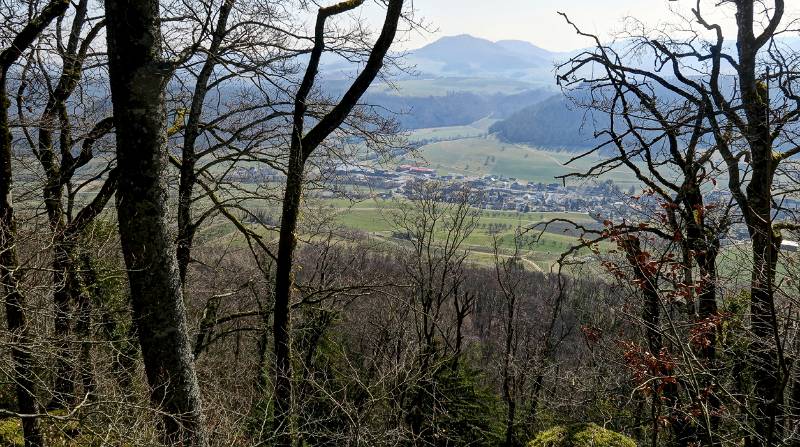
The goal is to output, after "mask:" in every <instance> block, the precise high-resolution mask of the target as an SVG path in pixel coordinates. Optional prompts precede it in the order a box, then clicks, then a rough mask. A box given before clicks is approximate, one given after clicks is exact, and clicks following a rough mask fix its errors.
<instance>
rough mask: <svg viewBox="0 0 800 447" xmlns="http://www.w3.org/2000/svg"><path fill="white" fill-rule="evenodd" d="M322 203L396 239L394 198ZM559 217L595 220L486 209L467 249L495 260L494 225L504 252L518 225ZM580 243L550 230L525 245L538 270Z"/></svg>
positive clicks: (341, 217)
mask: <svg viewBox="0 0 800 447" xmlns="http://www.w3.org/2000/svg"><path fill="white" fill-rule="evenodd" d="M319 205H322V207H323V208H327V209H328V210H329V211H331V212H333V213H334V221H335V222H336V223H338V224H339V225H341V226H342V227H345V228H352V229H358V230H361V231H364V232H366V233H369V234H370V235H372V236H375V237H380V238H383V239H386V240H391V239H392V233H393V232H394V231H395V230H396V229H395V227H394V225H393V220H392V213H393V211H394V210H395V208H396V204H395V202H393V201H384V200H377V199H370V200H366V201H362V202H358V203H355V204H352V203H350V202H349V201H346V200H335V199H328V200H323V201H320V203H319ZM555 218H566V219H571V220H573V221H575V222H578V223H581V224H584V225H588V224H592V223H594V220H593V219H592V218H591V217H590V216H589V215H587V214H583V213H545V212H533V213H518V212H513V211H489V210H482V211H481V212H480V216H479V219H478V226H477V228H476V229H475V230H474V231H473V232H472V234H471V235H470V236H469V238H467V240H466V241H465V243H466V246H465V248H469V249H470V250H471V251H472V252H473V253H472V255H471V260H472V261H474V262H477V263H481V264H484V263H491V262H493V258H492V255H491V253H492V250H493V249H492V247H493V235H492V234H490V233H489V230H488V226H489V225H490V224H494V225H495V226H496V225H500V226H502V230H501V231H500V232H499V234H498V236H499V241H500V248H501V249H502V252H503V253H504V254H507V253H509V252H510V250H512V249H513V244H514V233H515V230H516V228H517V227H523V228H530V227H532V226H534V225H536V224H537V223H541V222H545V221H548V220H550V219H555ZM538 233H539V232H538V231H532V232H530V235H531V236H534V235H538ZM576 242H577V238H576V237H575V236H571V235H567V234H563V233H558V232H546V233H544V234H542V236H541V237H540V238H538V240H537V241H535V242H533V241H532V242H531V243H530V244H529V245H527V246H526V247H524V250H523V253H524V257H525V259H527V260H528V261H527V262H528V265H529V267H531V268H533V269H535V270H544V271H547V270H549V269H550V267H551V266H552V265H553V263H554V262H555V261H556V260H557V259H558V257H559V255H560V254H561V253H563V252H564V251H566V250H567V249H569V248H570V247H571V246H572V245H573V244H575V243H576Z"/></svg>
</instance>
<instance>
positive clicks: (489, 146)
mask: <svg viewBox="0 0 800 447" xmlns="http://www.w3.org/2000/svg"><path fill="white" fill-rule="evenodd" d="M459 127H467V126H459ZM443 129H447V128H443ZM439 132H442V133H444V132H445V130H440V131H439ZM421 135H424V136H430V135H432V130H431V129H424V133H422V134H421ZM419 138H423V137H422V136H421V137H419ZM575 155H576V153H574V152H557V151H548V150H541V149H536V148H533V147H530V146H524V145H520V144H511V143H504V142H501V141H499V140H497V139H496V138H495V137H493V136H488V137H470V138H463V139H458V140H452V141H439V142H436V143H431V144H427V145H425V146H422V147H421V148H420V149H419V151H418V158H419V160H417V161H420V162H421V163H422V164H425V165H428V166H430V167H432V168H435V169H437V170H438V171H439V174H446V173H457V174H463V175H468V176H484V175H487V174H495V175H503V176H506V177H515V178H518V179H521V180H526V181H529V182H534V183H538V182H541V183H553V182H556V181H558V180H556V178H555V177H556V176H558V175H563V174H567V173H570V172H581V171H583V170H585V169H588V168H589V167H590V166H591V165H592V164H594V163H596V162H597V161H598V160H599V159H598V158H596V157H586V158H584V159H581V160H577V161H576V162H573V163H572V164H570V165H565V163H566V162H567V161H568V160H569V159H570V158H571V157H574V156H575ZM413 161H415V160H413V159H406V160H403V161H402V162H404V163H408V162H413ZM602 179H611V180H613V181H614V182H615V183H617V184H619V185H620V187H621V188H624V189H626V188H627V187H629V186H630V185H634V184H635V185H638V182H635V181H633V180H631V175H630V174H628V173H626V172H624V171H622V170H617V171H613V172H610V173H608V174H606V175H604V176H603V177H602Z"/></svg>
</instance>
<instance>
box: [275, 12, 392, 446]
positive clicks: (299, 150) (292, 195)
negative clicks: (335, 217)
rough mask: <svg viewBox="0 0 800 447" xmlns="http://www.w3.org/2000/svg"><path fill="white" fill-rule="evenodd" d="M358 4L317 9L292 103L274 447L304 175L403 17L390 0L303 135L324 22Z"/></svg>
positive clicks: (286, 380) (285, 428) (288, 390)
mask: <svg viewBox="0 0 800 447" xmlns="http://www.w3.org/2000/svg"><path fill="white" fill-rule="evenodd" d="M362 3H363V0H353V1H346V2H342V3H337V4H335V5H333V6H328V7H322V8H320V9H319V11H318V13H317V21H316V25H315V28H314V48H313V50H312V52H311V55H310V60H309V62H308V66H307V67H306V72H305V76H304V77H303V81H302V83H301V84H300V87H299V88H298V90H297V93H296V94H295V98H294V114H293V118H294V122H293V130H292V139H291V144H290V147H289V163H288V167H287V171H286V186H285V191H284V197H283V209H282V212H281V226H280V235H279V241H278V257H277V262H276V272H275V311H274V316H273V337H274V342H275V346H274V349H275V373H276V381H275V427H276V430H279V434H278V438H277V442H276V445H278V446H287V447H288V446H290V445H292V442H293V441H292V439H293V435H292V430H291V415H290V412H291V408H292V405H291V402H292V380H291V358H290V355H291V348H290V334H289V320H290V313H289V309H290V306H289V303H290V298H291V289H292V282H293V281H292V265H293V255H294V250H295V244H296V235H295V230H296V228H297V217H298V214H299V207H300V200H301V197H302V193H303V176H304V171H305V165H306V161H307V160H308V158H309V156H311V154H312V153H313V152H314V151H315V150H316V149H317V147H319V145H320V144H322V143H323V141H324V140H325V139H326V138H328V136H330V135H331V133H333V132H334V131H335V130H336V129H337V128H338V127H339V126H340V125H341V124H342V123H343V122H344V120H345V119H346V118H347V116H348V114H349V113H350V112H351V111H352V110H353V108H354V107H355V106H356V104H357V102H358V100H359V99H360V98H361V96H362V95H363V94H364V92H366V90H367V88H368V87H369V86H370V84H371V83H372V81H373V80H374V79H375V77H376V76H377V75H378V72H379V71H380V69H381V67H382V65H383V59H384V57H385V56H386V53H387V52H388V51H389V48H390V47H391V45H392V42H393V41H394V39H395V33H396V32H397V25H398V22H399V20H400V16H401V14H402V12H403V0H390V1H389V3H388V7H387V10H386V18H385V20H384V24H383V28H382V29H381V33H380V35H379V36H378V38H377V40H376V41H375V45H374V46H373V48H372V51H371V52H370V56H369V59H368V61H367V63H366V65H365V66H364V68H363V69H362V70H361V72H360V73H359V75H358V76H357V77H356V78H355V80H354V81H353V83H352V85H351V86H350V87H349V88H348V89H347V91H346V92H345V93H344V95H343V96H342V98H341V100H340V101H339V103H338V104H336V105H335V106H334V107H333V108H332V109H331V110H330V111H329V112H328V113H326V114H325V115H324V116H322V117H321V118H320V119H319V121H318V122H317V123H316V124H315V125H314V127H313V128H311V130H309V131H307V132H306V131H305V118H306V108H307V104H306V101H307V99H308V96H309V93H310V92H311V89H312V88H313V86H314V82H315V80H316V76H317V71H318V69H319V63H320V58H321V57H322V53H323V51H324V50H325V22H326V20H327V19H328V18H330V17H332V16H335V15H337V14H342V13H344V12H347V11H350V10H353V9H354V8H356V7H358V6H360V5H361V4H362Z"/></svg>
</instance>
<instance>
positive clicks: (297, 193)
mask: <svg viewBox="0 0 800 447" xmlns="http://www.w3.org/2000/svg"><path fill="white" fill-rule="evenodd" d="M301 157H302V153H301V151H300V147H299V145H297V146H296V147H294V145H293V147H292V149H291V154H290V160H289V170H288V177H287V179H286V191H285V192H284V197H283V212H282V214H281V229H280V240H279V243H278V261H277V264H276V271H275V311H274V312H275V313H274V316H273V326H272V335H273V338H274V344H275V346H274V350H275V421H274V423H275V431H276V435H277V440H276V443H275V445H276V446H280V447H290V446H291V445H292V439H293V436H292V428H291V424H292V421H291V417H290V415H291V410H292V368H291V358H290V352H291V351H290V349H291V347H290V334H289V323H290V318H289V304H290V303H289V301H290V298H291V288H292V284H293V278H292V264H293V256H294V249H295V244H296V237H295V231H296V230H297V216H298V211H299V208H300V199H301V196H302V185H303V160H302V158H301Z"/></svg>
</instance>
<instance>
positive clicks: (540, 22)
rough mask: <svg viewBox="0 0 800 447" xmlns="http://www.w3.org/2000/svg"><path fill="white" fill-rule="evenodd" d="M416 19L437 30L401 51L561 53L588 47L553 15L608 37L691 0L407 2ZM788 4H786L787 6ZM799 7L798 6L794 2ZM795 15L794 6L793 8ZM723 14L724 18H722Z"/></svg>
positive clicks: (707, 4)
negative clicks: (432, 47)
mask: <svg viewBox="0 0 800 447" xmlns="http://www.w3.org/2000/svg"><path fill="white" fill-rule="evenodd" d="M409 1H410V2H412V3H413V5H414V7H415V9H416V11H417V16H418V17H423V18H425V19H426V22H427V23H429V24H430V25H431V27H432V28H437V29H438V32H436V33H433V34H430V33H428V34H419V33H412V34H410V35H409V36H407V37H408V39H409V40H408V41H407V42H406V43H404V44H402V46H403V47H405V48H416V47H419V46H422V45H424V44H426V43H428V42H432V41H433V40H436V39H437V38H439V37H442V36H450V35H455V34H472V35H474V36H477V37H484V38H487V39H490V40H500V39H521V40H527V41H530V42H532V43H534V44H536V45H538V46H540V47H543V48H546V49H549V50H553V51H563V50H571V49H575V48H581V47H585V46H587V45H588V42H589V41H588V40H586V38H581V37H580V36H577V35H576V34H575V33H574V32H573V31H572V29H571V28H570V27H569V26H567V25H566V24H565V22H564V20H563V19H562V18H561V17H560V16H559V15H558V14H557V11H562V12H565V13H567V14H568V15H569V16H570V18H571V19H572V20H573V21H575V23H577V24H579V25H580V26H581V27H582V28H583V29H585V30H587V31H591V32H594V33H597V34H599V35H601V36H602V35H608V33H609V32H611V31H613V30H614V29H618V28H619V27H620V23H621V19H622V18H623V17H625V16H632V17H636V18H637V19H639V20H642V21H643V22H645V23H648V24H657V23H661V22H663V21H664V20H670V21H671V22H674V20H673V19H671V17H673V16H672V14H671V13H670V8H672V9H674V10H676V11H680V12H681V13H683V14H686V15H689V14H691V8H692V7H694V6H695V4H696V0H675V1H670V0H409ZM714 3H715V1H713V0H703V3H702V4H703V5H704V8H706V9H707V10H708V11H709V12H710V11H711V10H715V11H717V12H718V11H720V8H713V4H714ZM787 3H791V2H787ZM799 3H800V2H799ZM789 8H790V9H791V8H792V7H789ZM794 8H795V11H797V5H796V6H795V7H794ZM381 12H382V11H380V10H379V9H377V8H375V7H374V5H373V7H372V8H370V9H369V12H368V13H367V15H368V16H370V17H369V18H370V19H378V20H379V19H380V13H381ZM726 15H727V17H726ZM714 19H715V20H716V21H719V22H720V23H722V24H727V25H728V27H727V28H728V29H731V30H732V26H730V25H732V24H733V17H732V14H727V13H726V14H723V15H720V14H719V13H717V15H716V16H715V17H714Z"/></svg>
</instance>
